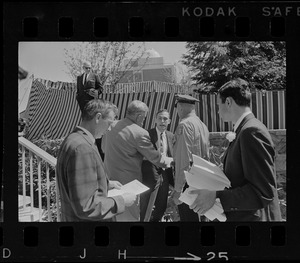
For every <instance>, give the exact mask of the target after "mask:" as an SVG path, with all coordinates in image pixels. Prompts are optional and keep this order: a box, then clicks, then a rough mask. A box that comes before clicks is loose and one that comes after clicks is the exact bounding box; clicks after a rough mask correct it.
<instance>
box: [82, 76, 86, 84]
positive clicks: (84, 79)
mask: <svg viewBox="0 0 300 263" xmlns="http://www.w3.org/2000/svg"><path fill="white" fill-rule="evenodd" d="M85 82H86V74H84V76H83V85H84V84H85Z"/></svg>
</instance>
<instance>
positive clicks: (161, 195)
mask: <svg viewBox="0 0 300 263" xmlns="http://www.w3.org/2000/svg"><path fill="white" fill-rule="evenodd" d="M170 122H171V120H170V115H169V112H168V111H167V110H165V109H162V110H159V111H158V112H157V113H156V119H155V123H156V127H155V128H153V129H150V130H148V132H149V135H150V138H151V142H152V144H153V146H154V147H155V149H157V150H159V151H160V152H161V154H162V155H165V156H167V157H172V156H173V143H174V134H173V133H171V132H169V131H167V127H168V125H169V124H170ZM142 175H143V179H142V180H143V181H142V182H143V183H144V184H145V185H147V186H148V187H149V188H150V191H147V192H146V193H144V194H143V195H142V196H141V221H144V220H145V215H146V217H147V216H148V214H146V211H147V208H148V209H149V211H148V212H150V211H151V210H152V206H153V202H154V201H155V202H154V209H153V211H152V218H151V220H150V221H151V222H159V221H160V220H161V218H162V216H163V215H164V212H165V211H166V208H167V202H168V193H169V185H172V186H174V178H173V168H172V167H170V168H166V169H165V168H160V167H157V166H156V165H154V164H153V163H151V162H150V161H148V160H144V161H143V163H142ZM157 188H158V189H157ZM155 190H156V191H155ZM154 191H155V193H157V194H156V197H155V194H154V196H153V197H152V198H150V197H151V195H153V193H154ZM149 201H150V203H149ZM148 205H149V206H148ZM146 220H147V218H146Z"/></svg>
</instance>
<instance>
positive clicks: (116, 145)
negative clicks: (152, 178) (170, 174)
mask: <svg viewBox="0 0 300 263" xmlns="http://www.w3.org/2000/svg"><path fill="white" fill-rule="evenodd" d="M148 111H149V109H148V106H147V105H146V104H145V103H144V102H142V101H139V100H134V101H132V102H131V103H130V104H129V105H128V107H127V110H126V117H125V118H124V119H122V120H120V121H118V122H116V123H115V125H114V126H113V127H112V128H111V130H110V131H109V132H107V134H106V136H105V148H104V154H105V158H104V165H105V168H106V169H107V171H108V174H109V178H110V179H112V180H118V181H120V182H121V183H122V184H126V183H129V182H131V181H132V180H135V179H137V180H139V181H140V182H141V181H142V170H141V166H142V161H143V159H147V160H149V161H150V162H152V163H154V164H155V165H157V166H159V167H162V168H167V167H170V159H165V158H164V156H163V155H161V153H160V152H159V151H158V150H157V149H155V148H154V146H153V144H152V142H151V139H150V136H149V133H148V131H147V130H145V129H143V128H142V126H143V122H144V120H145V118H146V116H147V113H148ZM142 195H143V194H142ZM117 221H140V208H139V205H138V200H137V201H136V203H135V204H134V205H132V206H131V207H128V208H126V209H125V212H124V213H123V214H120V215H118V216H117Z"/></svg>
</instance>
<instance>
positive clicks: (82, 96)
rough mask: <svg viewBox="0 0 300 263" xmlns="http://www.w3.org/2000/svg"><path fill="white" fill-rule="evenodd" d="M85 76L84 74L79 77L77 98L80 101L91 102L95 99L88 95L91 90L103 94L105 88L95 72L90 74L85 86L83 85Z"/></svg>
mask: <svg viewBox="0 0 300 263" xmlns="http://www.w3.org/2000/svg"><path fill="white" fill-rule="evenodd" d="M83 76H84V74H82V75H80V76H78V77H77V93H76V97H77V100H78V101H85V102H87V101H89V100H92V99H94V97H92V96H90V95H89V94H88V93H86V91H87V90H89V89H96V90H98V92H99V94H100V93H102V91H103V88H102V86H101V84H100V79H99V76H98V75H97V74H95V73H93V72H90V73H89V75H88V78H87V79H86V81H85V84H83Z"/></svg>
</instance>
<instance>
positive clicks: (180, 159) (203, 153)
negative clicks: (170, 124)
mask: <svg viewBox="0 0 300 263" xmlns="http://www.w3.org/2000/svg"><path fill="white" fill-rule="evenodd" d="M175 137H176V143H175V145H174V161H175V187H174V188H175V190H176V191H182V189H183V187H184V185H185V175H184V171H187V170H188V168H189V166H190V164H191V162H192V161H193V156H192V154H195V155H198V156H200V157H202V158H204V159H206V160H208V159H209V131H208V129H207V127H206V125H205V124H204V123H203V122H202V121H201V120H200V119H199V117H198V116H196V115H194V114H190V115H189V116H187V117H186V118H184V119H182V120H180V122H179V124H178V126H177V128H176V131H175Z"/></svg>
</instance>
